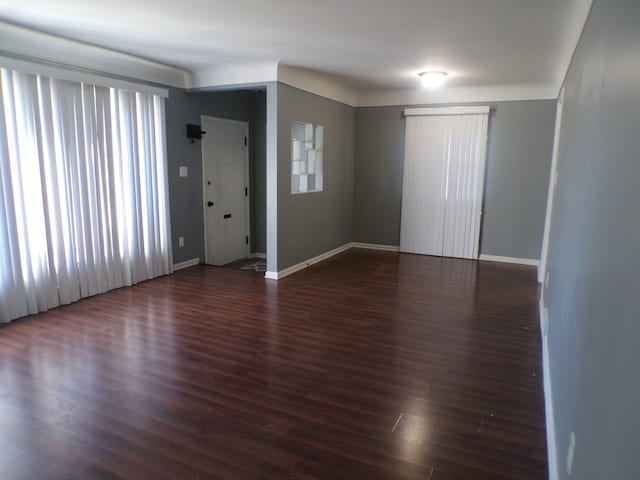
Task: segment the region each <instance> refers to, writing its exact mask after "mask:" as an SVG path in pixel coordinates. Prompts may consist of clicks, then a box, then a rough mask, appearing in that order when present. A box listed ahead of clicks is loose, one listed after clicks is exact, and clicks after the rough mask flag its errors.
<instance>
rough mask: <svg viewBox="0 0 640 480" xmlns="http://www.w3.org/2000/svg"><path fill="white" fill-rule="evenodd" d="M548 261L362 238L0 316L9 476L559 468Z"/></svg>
mask: <svg viewBox="0 0 640 480" xmlns="http://www.w3.org/2000/svg"><path fill="white" fill-rule="evenodd" d="M539 337H540V332H539V328H538V320H537V283H536V276H535V269H534V268H532V267H522V266H513V265H506V264H498V263H488V262H473V261H467V260H454V259H443V258H434V257H422V256H414V255H405V254H395V253H384V252H373V251H366V250H358V249H353V250H351V251H349V252H346V253H344V254H341V255H339V256H337V257H334V258H333V259H331V260H328V261H326V262H324V263H321V264H318V265H315V266H313V267H311V268H309V269H308V270H306V271H304V272H300V273H298V274H295V275H293V276H290V277H287V278H285V279H283V280H281V281H279V282H273V281H268V280H265V279H264V278H263V277H262V276H260V275H251V274H247V273H245V272H241V271H234V270H229V269H221V268H216V267H206V266H197V267H193V268H189V269H186V270H182V271H180V272H177V273H176V274H174V275H171V276H168V277H163V278H160V279H156V280H153V281H149V282H146V283H143V284H140V285H138V286H135V287H133V288H123V289H120V290H116V291H113V292H110V293H107V294H104V295H100V296H96V297H93V298H90V299H85V300H82V301H80V302H78V303H76V304H73V305H70V306H65V307H61V308H57V309H55V310H52V311H50V312H48V313H45V314H41V315H37V316H32V317H28V318H25V319H22V320H18V321H15V322H13V323H11V324H8V325H5V326H3V327H0V479H3V480H13V479H30V480H31V479H67V478H68V479H92V478H104V479H112V478H128V479H159V478H171V479H209V478H211V479H213V478H225V479H254V478H256V479H257V478H265V479H266V478H269V479H297V480H301V479H358V480H375V479H385V480H386V479H421V480H425V479H432V480H449V479H498V480H500V479H504V480H506V479H510V480H528V479H536V480H540V479H546V478H547V475H546V465H547V463H546V447H545V423H544V402H543V393H542V372H541V360H540V358H541V354H540V350H541V346H540V338H539Z"/></svg>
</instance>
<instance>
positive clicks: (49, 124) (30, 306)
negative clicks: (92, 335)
mask: <svg viewBox="0 0 640 480" xmlns="http://www.w3.org/2000/svg"><path fill="white" fill-rule="evenodd" d="M167 188H168V187H167V173H166V156H165V136H164V99H163V98H162V97H160V96H158V95H153V94H148V93H141V92H134V91H129V90H124V89H117V88H107V87H102V86H96V85H90V84H87V83H79V82H73V81H68V80H57V79H53V78H48V77H44V76H41V75H34V74H30V73H21V72H17V71H13V70H8V69H0V189H1V190H0V323H1V322H8V321H10V320H12V319H14V318H17V317H21V316H24V315H27V314H31V313H36V312H39V311H43V310H46V309H48V308H51V307H54V306H56V305H60V304H65V303H70V302H73V301H75V300H78V299H79V298H81V297H86V296H89V295H94V294H97V293H101V292H105V291H107V290H110V289H112V288H117V287H121V286H124V285H131V284H134V283H137V282H140V281H143V280H146V279H149V278H153V277H156V276H158V275H162V274H167V273H169V271H170V266H169V259H170V254H171V245H170V235H169V231H170V228H169V216H168V191H167Z"/></svg>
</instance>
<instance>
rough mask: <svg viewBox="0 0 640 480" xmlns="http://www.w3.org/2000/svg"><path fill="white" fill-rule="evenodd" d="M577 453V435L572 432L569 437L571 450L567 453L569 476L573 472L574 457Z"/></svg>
mask: <svg viewBox="0 0 640 480" xmlns="http://www.w3.org/2000/svg"><path fill="white" fill-rule="evenodd" d="M575 453H576V434H575V433H573V432H571V436H570V437H569V449H568V451H567V475H571V470H573V455H574V454H575Z"/></svg>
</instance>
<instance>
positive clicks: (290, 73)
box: [278, 65, 357, 106]
mask: <svg viewBox="0 0 640 480" xmlns="http://www.w3.org/2000/svg"><path fill="white" fill-rule="evenodd" d="M278 82H281V83H284V84H286V85H289V86H291V87H295V88H299V89H300V90H304V91H305V92H309V93H313V94H315V95H320V96H321V97H324V98H328V99H329V100H335V101H336V102H340V103H344V104H346V105H351V106H355V105H356V100H357V92H356V91H355V90H354V89H352V88H349V87H348V86H346V85H345V83H344V81H341V80H340V79H336V78H334V77H333V76H331V75H329V74H328V73H324V72H318V71H315V70H307V69H305V68H299V67H292V66H290V65H280V66H279V67H278Z"/></svg>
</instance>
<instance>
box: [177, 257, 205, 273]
mask: <svg viewBox="0 0 640 480" xmlns="http://www.w3.org/2000/svg"><path fill="white" fill-rule="evenodd" d="M199 263H200V259H199V258H192V259H191V260H185V261H184V262H180V263H174V264H173V271H174V272H175V271H176V270H182V269H183V268H189V267H193V266H194V265H198V264H199Z"/></svg>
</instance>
